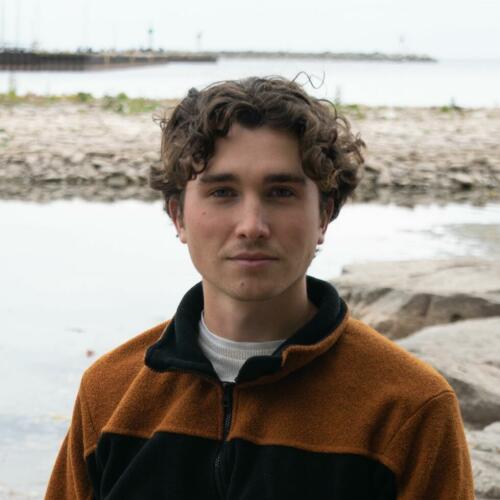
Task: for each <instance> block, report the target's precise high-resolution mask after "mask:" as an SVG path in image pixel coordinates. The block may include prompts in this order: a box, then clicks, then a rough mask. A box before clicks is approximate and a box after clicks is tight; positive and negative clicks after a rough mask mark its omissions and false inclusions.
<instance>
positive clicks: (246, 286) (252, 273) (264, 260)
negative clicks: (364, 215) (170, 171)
mask: <svg viewBox="0 0 500 500" xmlns="http://www.w3.org/2000/svg"><path fill="white" fill-rule="evenodd" d="M319 196H320V194H319V190H318V187H317V186H316V184H315V183H314V182H313V181H312V180H311V179H309V178H308V177H307V176H306V175H305V174H304V172H303V169H302V165H301V159H300V151H299V144H298V140H297V139H296V138H295V137H294V136H293V135H291V134H288V133H286V132H283V131H277V130H273V129H270V128H268V127H260V128H257V129H247V128H244V127H242V126H241V125H238V124H235V125H233V126H232V127H231V129H230V131H229V133H228V135H227V136H226V137H224V138H221V139H218V140H217V141H216V144H215V154H214V156H213V157H212V159H211V160H210V162H209V164H208V166H207V168H206V169H205V170H204V171H203V172H202V173H201V174H200V175H198V176H197V177H196V179H194V180H192V181H189V182H188V183H187V186H186V190H185V193H184V205H183V210H182V216H181V215H180V211H179V207H178V206H177V205H176V202H174V201H172V202H171V206H170V213H171V214H173V219H174V223H175V225H176V228H177V231H178V233H179V237H180V240H181V241H182V242H183V243H186V244H187V245H188V248H189V253H190V255H191V259H192V261H193V263H194V265H195V267H196V269H197V270H198V272H199V273H200V274H201V276H202V278H203V287H204V293H205V294H207V293H208V294H212V295H211V296H210V297H211V298H217V297H220V298H223V297H225V298H228V297H230V298H232V299H235V300H239V301H265V300H270V299H272V298H274V297H277V296H279V295H281V294H283V293H286V292H287V291H290V290H291V289H292V288H293V287H297V286H302V285H304V284H305V273H306V271H307V268H308V267H309V264H310V263H311V260H312V258H313V257H314V253H315V249H316V245H318V244H320V243H322V242H323V236H324V233H325V230H326V227H327V224H328V220H329V219H328V214H326V213H325V214H323V216H321V214H320V208H319V205H320V203H319Z"/></svg>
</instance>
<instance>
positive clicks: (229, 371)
mask: <svg viewBox="0 0 500 500" xmlns="http://www.w3.org/2000/svg"><path fill="white" fill-rule="evenodd" d="M198 326H199V333H200V334H199V336H198V344H199V346H200V348H201V350H202V351H203V354H204V355H205V356H206V357H207V359H208V360H209V361H210V362H211V363H212V365H213V367H214V370H215V373H217V375H218V377H219V379H220V380H221V381H222V382H234V380H235V379H236V376H237V375H238V373H239V371H240V368H241V367H242V366H243V364H244V363H245V361H246V360H247V359H248V358H251V357H252V356H266V355H270V354H272V353H273V352H274V351H275V350H276V349H277V348H278V347H279V346H280V345H281V344H282V343H283V342H284V341H285V340H286V339H282V340H269V341H263V342H238V341H235V340H228V339H225V338H222V337H219V336H217V335H215V333H212V332H211V331H210V330H209V329H208V328H207V325H206V324H205V319H204V317H203V311H202V313H201V319H200V322H199V324H198Z"/></svg>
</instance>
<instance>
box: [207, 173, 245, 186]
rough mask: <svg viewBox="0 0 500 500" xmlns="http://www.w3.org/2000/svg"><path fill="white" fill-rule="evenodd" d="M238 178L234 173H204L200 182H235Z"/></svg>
mask: <svg viewBox="0 0 500 500" xmlns="http://www.w3.org/2000/svg"><path fill="white" fill-rule="evenodd" d="M237 180H238V178H237V177H236V175H234V174H210V173H203V174H202V175H200V182H203V183H204V184H212V183H215V182H235V181H237Z"/></svg>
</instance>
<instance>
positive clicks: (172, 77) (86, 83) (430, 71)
mask: <svg viewBox="0 0 500 500" xmlns="http://www.w3.org/2000/svg"><path fill="white" fill-rule="evenodd" d="M300 71H305V72H307V73H308V74H310V75H311V76H312V77H313V81H314V82H315V84H316V85H318V84H319V83H320V81H321V80H322V79H323V78H324V85H323V86H321V87H320V88H319V89H318V90H313V89H312V88H311V87H310V86H308V90H309V91H310V92H311V93H313V94H315V95H317V96H318V97H324V98H328V99H331V100H333V99H335V98H336V97H340V99H341V101H342V102H346V103H359V104H367V105H393V106H443V105H449V104H450V103H451V102H455V103H456V104H457V105H460V106H465V107H481V106H484V107H495V106H500V92H499V89H500V60H469V61H453V60H444V61H440V62H438V63H390V62H352V61H345V62H342V61H325V60H319V59H318V60H295V59H224V58H222V59H220V60H219V61H218V62H217V63H215V64H213V63H172V64H166V65H161V66H150V67H143V68H131V69H119V70H117V69H115V70H111V71H101V72H83V73H81V72H18V73H15V74H11V73H8V72H6V71H1V72H0V91H1V92H6V91H7V90H8V88H9V85H11V84H13V85H15V88H16V89H17V92H18V93H19V94H26V93H28V92H32V93H36V94H74V93H77V92H89V93H92V94H93V95H95V96H102V95H105V94H108V95H116V94H118V93H120V92H125V93H126V94H127V95H129V96H134V97H138V96H141V97H151V98H179V97H182V96H184V95H185V94H186V92H187V90H188V89H189V88H191V87H203V86H205V85H207V84H209V83H212V82H214V81H220V80H225V79H233V78H242V77H245V76H250V75H259V76H264V75H282V76H285V77H288V78H293V77H294V76H296V75H297V74H298V73H299V72H300ZM301 81H302V82H305V79H304V78H302V79H301ZM9 82H10V83H9Z"/></svg>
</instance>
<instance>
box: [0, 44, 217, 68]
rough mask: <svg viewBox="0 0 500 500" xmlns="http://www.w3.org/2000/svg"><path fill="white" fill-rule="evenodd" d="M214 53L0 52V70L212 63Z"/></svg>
mask: <svg viewBox="0 0 500 500" xmlns="http://www.w3.org/2000/svg"><path fill="white" fill-rule="evenodd" d="M216 61H217V55H215V54H209V53H201V52H164V51H151V50H141V51H139V50H138V51H121V52H93V51H88V52H42V51H24V50H16V49H14V50H3V51H0V70H4V71H5V70H7V71H89V70H90V71H95V70H109V69H115V68H116V69H118V68H128V67H134V66H149V65H158V64H168V63H174V62H175V63H179V62H188V63H193V62H204V63H206V62H210V63H212V62H216Z"/></svg>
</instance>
